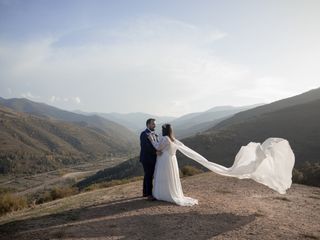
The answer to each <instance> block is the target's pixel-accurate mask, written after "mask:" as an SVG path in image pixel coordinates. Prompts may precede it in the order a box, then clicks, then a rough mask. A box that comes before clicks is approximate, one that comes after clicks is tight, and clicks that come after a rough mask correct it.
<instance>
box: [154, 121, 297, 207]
mask: <svg viewBox="0 0 320 240" xmlns="http://www.w3.org/2000/svg"><path fill="white" fill-rule="evenodd" d="M148 138H149V140H150V141H151V143H152V145H153V146H154V147H155V148H156V149H157V150H158V151H161V152H162V154H161V155H158V156H157V161H156V166H155V172H154V187H153V190H152V195H153V197H155V198H156V199H158V200H163V201H168V202H173V203H176V204H178V205H181V206H192V205H195V204H198V200H197V199H194V198H191V197H186V196H184V194H183V191H182V187H181V182H180V177H179V168H178V162H177V157H176V151H177V150H179V151H180V152H182V153H183V154H184V155H186V156H187V157H189V158H191V159H193V160H195V161H196V162H198V163H200V164H201V165H203V166H204V167H206V168H208V169H209V170H211V171H213V172H215V173H218V174H220V175H224V176H229V177H237V178H240V179H243V178H250V179H253V180H255V181H257V182H259V183H261V184H264V185H266V186H268V187H270V188H272V189H273V190H275V191H277V192H279V193H280V194H284V193H285V192H286V190H287V189H288V188H290V186H291V182H292V181H291V177H292V169H293V165H294V161H295V157H294V154H293V152H292V149H291V147H290V145H289V143H288V141H287V140H285V139H282V138H268V139H267V140H266V141H265V142H264V143H263V144H260V143H254V142H250V143H249V144H248V145H247V146H242V147H241V149H240V151H239V152H238V153H237V155H236V157H235V161H234V163H233V165H232V166H231V167H230V168H226V167H224V166H221V165H219V164H216V163H213V162H210V161H208V160H207V159H206V158H204V157H203V156H201V155H200V154H199V153H197V152H195V151H193V150H192V149H190V148H188V147H187V146H185V145H184V144H183V143H182V142H180V141H179V140H177V139H175V138H174V135H173V130H172V127H171V125H170V124H164V125H162V138H161V139H160V140H159V141H157V139H156V138H155V137H154V135H152V134H150V135H149V136H148Z"/></svg>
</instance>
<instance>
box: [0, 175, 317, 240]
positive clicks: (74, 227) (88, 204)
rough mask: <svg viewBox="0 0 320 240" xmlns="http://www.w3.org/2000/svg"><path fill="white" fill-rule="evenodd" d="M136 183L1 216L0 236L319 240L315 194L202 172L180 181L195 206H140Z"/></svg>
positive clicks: (143, 203) (300, 188)
mask: <svg viewBox="0 0 320 240" xmlns="http://www.w3.org/2000/svg"><path fill="white" fill-rule="evenodd" d="M141 185H142V182H141V181H137V182H132V183H129V184H125V185H120V186H115V187H111V188H106V189H100V190H96V191H93V192H87V193H83V194H79V195H76V196H72V197H69V198H65V199H60V200H57V201H53V202H50V203H46V204H42V205H39V206H36V207H34V208H32V209H25V210H22V211H18V212H15V213H12V214H9V215H6V216H3V217H1V218H0V233H1V235H0V239H1V240H2V239H32V240H34V239H99V240H102V239H197V240H201V239H320V189H319V188H314V187H307V186H303V185H296V184H294V185H293V186H292V188H291V189H290V190H289V191H288V193H287V194H286V195H280V194H278V193H276V192H274V191H273V190H270V189H269V188H267V187H265V186H263V185H261V184H258V183H255V182H253V181H251V180H238V179H235V178H227V177H222V176H218V175H216V174H214V173H211V172H210V173H203V174H199V175H195V176H192V177H188V178H183V179H182V186H183V190H184V193H185V195H186V196H190V197H193V198H197V199H198V200H199V205H196V206H192V207H181V206H177V205H174V204H171V203H167V202H162V201H154V202H150V201H146V200H145V199H144V198H142V197H140V195H141Z"/></svg>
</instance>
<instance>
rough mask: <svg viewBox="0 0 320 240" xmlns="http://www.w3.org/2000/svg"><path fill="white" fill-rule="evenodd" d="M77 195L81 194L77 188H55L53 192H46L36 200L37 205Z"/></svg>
mask: <svg viewBox="0 0 320 240" xmlns="http://www.w3.org/2000/svg"><path fill="white" fill-rule="evenodd" d="M77 193H79V190H78V189H77V188H75V187H55V188H53V189H51V190H48V191H45V192H44V193H43V194H42V195H40V197H38V199H36V204H41V203H45V202H50V201H53V200H56V199H60V198H65V197H69V196H72V195H75V194H77Z"/></svg>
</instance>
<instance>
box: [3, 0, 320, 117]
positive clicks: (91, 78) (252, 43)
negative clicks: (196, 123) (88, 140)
mask: <svg viewBox="0 0 320 240" xmlns="http://www.w3.org/2000/svg"><path fill="white" fill-rule="evenodd" d="M319 12H320V1H318V0H261V1H255V0H241V1H239V0H233V1H232V0H223V1H222V0H221V1H215V0H200V1H196V0H193V1H191V0H170V1H169V0H168V1H167V0H162V1H155V0H145V1H140V0H135V1H131V0H127V1H125V0H117V1H116V0H114V1H111V0H101V1H98V0H86V1H85V0H77V1H75V0H74V1H73V0H67V1H65V0H55V1H51V0H37V1H36V0H28V1H24V0H22V1H20V0H0V96H1V97H3V98H16V97H17V98H21V97H25V98H28V99H30V100H33V101H37V102H44V103H47V104H50V105H53V106H56V107H59V108H62V109H66V110H75V109H78V110H82V111H86V112H120V113H128V112H146V113H150V114H154V115H156V116H159V115H162V116H164V115H165V116H181V115H183V114H186V113H190V112H198V111H205V110H207V109H209V108H212V107H215V106H221V105H233V106H241V105H251V104H257V103H269V102H272V101H276V100H279V99H283V98H286V97H290V96H294V95H297V94H300V93H302V92H305V91H308V90H310V89H313V88H318V87H320V67H319V66H320V27H319V26H320V14H319Z"/></svg>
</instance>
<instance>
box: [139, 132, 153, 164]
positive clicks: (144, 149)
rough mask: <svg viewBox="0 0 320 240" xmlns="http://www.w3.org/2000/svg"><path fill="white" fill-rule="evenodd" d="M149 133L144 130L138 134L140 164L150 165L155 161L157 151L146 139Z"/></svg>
mask: <svg viewBox="0 0 320 240" xmlns="http://www.w3.org/2000/svg"><path fill="white" fill-rule="evenodd" d="M149 133H150V130H149V129H146V130H144V131H143V132H142V133H141V134H140V147H141V150H140V162H142V163H147V162H150V163H151V162H153V161H154V162H155V161H156V160H157V150H156V149H155V148H154V146H153V145H152V143H151V142H150V140H149V139H148V134H149Z"/></svg>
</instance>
